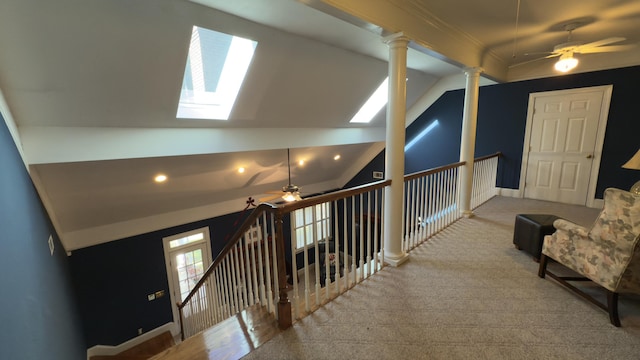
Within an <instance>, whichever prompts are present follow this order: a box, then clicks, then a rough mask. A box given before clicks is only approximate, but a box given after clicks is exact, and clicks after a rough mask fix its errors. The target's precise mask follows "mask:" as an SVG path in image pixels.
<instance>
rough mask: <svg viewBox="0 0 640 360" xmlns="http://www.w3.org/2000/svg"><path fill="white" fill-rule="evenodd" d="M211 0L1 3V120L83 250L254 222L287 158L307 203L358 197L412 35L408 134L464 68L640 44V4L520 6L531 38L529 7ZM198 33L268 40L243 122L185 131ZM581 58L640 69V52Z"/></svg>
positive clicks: (507, 75) (245, 99)
mask: <svg viewBox="0 0 640 360" xmlns="http://www.w3.org/2000/svg"><path fill="white" fill-rule="evenodd" d="M200 2H201V3H200V4H197V3H194V2H190V1H186V0H138V1H127V0H110V1H87V0H58V1H55V2H43V1H38V0H4V1H2V2H1V3H0V89H1V90H2V94H3V95H4V100H5V102H6V107H5V109H4V112H3V114H4V115H5V118H6V119H7V121H8V122H9V126H10V128H13V127H14V125H15V128H16V129H17V133H18V139H17V141H18V143H19V145H20V148H21V151H22V152H23V154H24V157H25V161H26V162H27V163H28V165H29V169H30V171H31V175H32V178H33V179H34V183H35V185H36V187H37V189H38V191H39V192H40V194H41V197H42V199H43V202H44V203H45V206H46V207H47V209H48V211H49V213H50V215H51V217H52V220H53V222H54V225H55V226H56V229H57V231H58V232H59V235H60V236H61V238H62V240H63V244H64V245H65V247H66V248H67V249H68V250H73V249H76V248H81V247H84V246H89V245H93V244H97V243H101V242H105V241H110V240H114V239H118V238H122V237H126V236H131V235H135V234H139V233H142V232H147V231H152V230H155V229H160V228H165V227H169V226H173V225H178V224H182V223H186V222H190V221H195V220H199V219H204V218H209V217H213V216H217V215H220V214H224V213H229V212H234V211H239V210H242V209H243V208H244V205H245V202H244V200H245V199H246V198H247V197H248V196H256V197H260V196H261V194H263V193H264V192H265V191H267V190H275V189H279V188H280V187H282V186H283V185H286V183H287V173H286V148H292V158H294V157H298V156H300V157H301V156H304V157H306V158H307V159H308V162H307V164H306V165H305V167H303V168H294V169H293V172H292V177H293V179H292V182H293V183H295V184H296V185H299V186H301V187H302V188H303V192H304V193H315V192H322V191H327V190H331V189H334V188H338V187H341V186H343V185H344V184H345V183H346V182H347V181H348V180H349V179H350V178H351V177H352V176H354V175H355V174H356V173H357V172H358V170H359V169H361V168H362V166H364V165H365V164H366V163H367V162H368V161H370V160H371V159H372V158H373V157H374V156H375V155H376V154H377V153H379V151H380V150H381V149H382V148H383V146H384V144H383V143H382V142H383V141H384V126H385V112H384V111H381V112H380V114H378V116H377V117H376V119H375V120H374V121H373V122H372V123H371V124H368V125H362V124H360V125H353V124H349V123H348V120H349V119H350V118H351V116H352V115H353V114H354V113H355V112H356V111H357V110H358V108H359V106H360V105H361V104H362V102H363V101H364V100H365V99H366V98H367V97H368V96H369V95H370V94H371V92H372V91H373V90H374V89H375V87H377V85H378V84H379V83H380V82H381V81H382V80H383V79H384V77H385V76H386V74H387V62H386V61H387V58H388V48H387V46H386V45H385V44H384V43H383V41H382V37H383V36H386V35H388V34H391V33H395V32H399V31H402V32H403V33H404V34H405V35H407V36H408V37H409V38H410V39H412V43H411V45H410V49H409V53H408V66H409V72H408V78H409V81H408V82H407V86H408V89H407V108H408V113H407V114H408V115H407V123H410V122H411V121H413V120H414V119H415V118H416V117H417V116H418V115H419V114H421V113H422V112H423V111H424V109H426V108H427V107H428V106H429V105H430V104H431V103H432V102H433V101H434V100H435V99H437V97H438V96H440V95H441V94H442V93H443V92H444V91H446V90H448V89H452V88H460V87H463V85H464V75H463V70H462V69H463V68H464V67H474V66H479V67H482V68H483V69H484V71H485V73H484V76H485V78H486V79H484V80H483V83H484V84H487V83H491V82H492V80H495V81H515V80H522V79H532V78H539V77H548V76H556V74H554V73H553V72H552V69H551V68H552V64H553V62H554V59H550V60H542V61H537V62H533V63H530V64H527V65H522V66H517V67H513V68H509V65H512V64H514V63H518V62H522V61H527V60H530V59H531V58H532V57H531V56H526V55H524V54H525V53H531V52H544V51H550V50H552V49H553V46H554V45H556V44H559V43H562V42H565V41H566V39H567V34H566V32H565V31H564V30H563V25H564V24H566V23H568V22H572V21H580V22H581V23H582V24H583V26H582V27H580V28H578V29H577V30H576V31H574V33H573V40H575V41H582V42H591V41H595V40H599V39H602V38H606V37H610V36H623V37H626V38H627V40H626V41H625V42H623V43H620V44H631V43H638V42H640V30H639V29H640V27H638V26H637V24H639V23H640V1H637V0H598V1H584V0H565V1H562V2H560V1H550V0H521V5H520V13H519V22H518V30H517V38H515V35H516V29H515V23H516V13H517V11H516V10H517V4H518V1H517V0H486V1H473V0H447V1H444V0H386V1H383V0H381V1H371V0H326V1H319V0H301V1H295V0H268V1H267V0H234V1H228V0H202V1H200ZM193 25H197V26H201V27H205V28H210V29H214V30H218V31H221V32H226V33H232V34H236V35H240V36H244V37H247V38H251V39H254V40H257V41H258V47H257V50H256V55H255V57H254V61H253V63H252V66H251V69H250V71H249V73H248V75H247V79H246V80H245V82H244V84H243V87H242V89H241V91H240V95H239V98H238V100H237V102H236V105H235V107H234V110H233V111H232V114H231V118H230V120H228V121H203V120H181V119H176V118H175V114H176V107H177V102H178V97H179V92H180V85H181V83H182V75H183V73H182V72H183V69H184V63H185V61H186V55H187V49H188V43H189V38H190V34H191V27H192V26H193ZM580 60H581V63H580V66H579V67H578V68H577V69H576V70H575V71H581V72H584V71H593V70H600V69H608V68H616V67H623V66H632V65H639V64H640V48H637V49H635V50H631V51H627V52H624V53H607V54H589V55H584V56H582V57H580ZM575 71H574V72H575ZM487 79H491V80H487ZM337 153H340V154H341V155H342V159H341V160H340V161H337V162H336V161H334V160H333V159H332V158H333V155H334V154H337ZM240 165H242V166H245V167H246V168H247V172H246V173H245V174H243V175H240V174H238V173H237V172H236V169H237V167H238V166H240ZM381 170H382V169H381ZM158 172H164V173H167V174H168V175H169V181H168V182H167V183H165V184H163V185H160V186H158V185H156V184H154V183H153V182H152V181H151V179H152V177H153V176H154V175H155V174H156V173H158Z"/></svg>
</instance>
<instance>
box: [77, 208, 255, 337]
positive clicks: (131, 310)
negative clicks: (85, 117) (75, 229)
mask: <svg viewBox="0 0 640 360" xmlns="http://www.w3.org/2000/svg"><path fill="white" fill-rule="evenodd" d="M250 211H251V210H247V211H246V212H238V213H233V214H229V215H224V216H220V217H217V218H213V219H208V220H202V221H198V222H193V223H189V224H184V225H181V226H176V227H172V228H167V229H163V230H158V231H154V232H151V233H147V234H143V235H139V236H133V237H130V238H126V239H122V240H117V241H112V242H109V243H106V244H101V245H96V246H91V247H88V248H84V249H79V250H76V251H74V252H73V254H72V255H71V257H70V258H69V259H70V261H71V269H72V273H73V281H74V285H75V287H76V289H77V293H78V301H79V303H80V313H81V315H82V321H83V323H84V327H85V336H86V342H87V345H88V346H89V347H91V346H94V345H118V344H121V343H123V342H125V341H127V340H130V339H132V338H134V337H136V336H138V329H139V328H142V330H143V332H147V331H149V330H152V329H155V328H157V327H159V326H162V325H164V324H166V323H168V322H171V321H173V314H172V312H171V297H170V296H169V282H168V279H167V269H166V265H165V260H164V249H163V245H162V239H163V238H164V237H168V236H171V235H176V234H179V233H183V232H187V231H190V230H194V229H199V228H203V227H209V234H210V236H211V253H212V256H213V258H215V257H216V255H217V254H219V253H220V251H221V250H222V248H223V247H224V245H225V239H227V238H228V237H230V236H231V235H233V234H230V231H231V230H230V229H233V228H234V223H236V222H239V223H240V224H241V223H242V222H241V221H242V220H243V219H244V217H245V216H247V215H248V214H249V213H250ZM160 290H164V291H165V294H166V295H165V296H163V297H161V298H157V299H156V300H153V301H149V300H148V299H147V295H149V294H152V293H155V292H156V291H160Z"/></svg>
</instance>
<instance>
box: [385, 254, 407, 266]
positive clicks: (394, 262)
mask: <svg viewBox="0 0 640 360" xmlns="http://www.w3.org/2000/svg"><path fill="white" fill-rule="evenodd" d="M408 260H409V254H408V253H404V254H402V255H400V256H398V257H390V256H389V255H387V254H385V256H384V262H385V263H386V264H387V265H390V266H393V267H398V266H400V265H402V264H404V263H405V262H407V261H408Z"/></svg>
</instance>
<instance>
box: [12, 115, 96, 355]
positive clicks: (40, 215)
mask: <svg viewBox="0 0 640 360" xmlns="http://www.w3.org/2000/svg"><path fill="white" fill-rule="evenodd" d="M0 169H2V174H1V175H0V214H1V215H0V229H2V232H1V233H0V236H1V238H0V289H2V296H0V331H1V335H0V359H7V360H8V359H61V360H63V359H64V360H66V359H86V356H87V355H86V346H85V343H84V340H83V338H82V325H81V322H80V318H79V315H78V313H77V310H76V300H75V296H74V292H73V287H72V286H71V281H70V274H69V267H68V260H67V255H66V253H65V251H64V249H63V247H62V245H61V244H60V242H59V240H58V237H57V235H56V233H55V231H54V230H53V227H52V226H51V223H50V220H49V217H48V215H47V213H46V212H45V210H44V208H43V206H42V204H41V202H40V199H39V197H38V194H37V192H36V190H35V188H34V187H33V183H32V182H31V179H30V178H29V175H28V173H27V171H26V169H25V167H24V164H23V162H22V160H21V158H20V155H19V153H18V150H17V149H16V147H15V143H14V142H13V139H12V138H11V135H10V133H9V130H8V129H7V126H6V124H5V122H4V119H3V118H2V117H1V116H0ZM50 234H51V235H53V238H54V244H55V251H54V254H53V256H51V254H50V252H49V246H48V243H47V240H48V238H49V235H50Z"/></svg>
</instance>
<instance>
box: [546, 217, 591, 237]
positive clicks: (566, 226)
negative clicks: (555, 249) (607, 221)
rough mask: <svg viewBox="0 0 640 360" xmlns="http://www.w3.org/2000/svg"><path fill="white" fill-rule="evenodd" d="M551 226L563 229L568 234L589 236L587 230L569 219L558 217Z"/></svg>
mask: <svg viewBox="0 0 640 360" xmlns="http://www.w3.org/2000/svg"><path fill="white" fill-rule="evenodd" d="M553 227H554V228H556V229H557V230H559V231H565V232H568V233H569V236H573V235H574V234H575V235H577V236H579V237H583V238H586V237H588V236H589V230H588V229H587V228H585V227H583V226H580V225H578V224H574V223H572V222H571V221H567V220H564V219H558V220H556V221H554V222H553Z"/></svg>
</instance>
